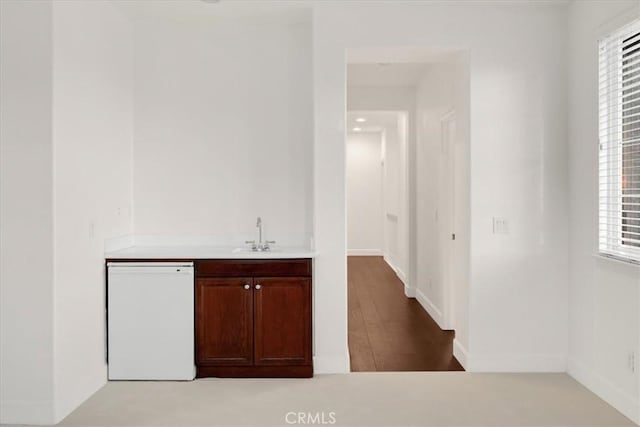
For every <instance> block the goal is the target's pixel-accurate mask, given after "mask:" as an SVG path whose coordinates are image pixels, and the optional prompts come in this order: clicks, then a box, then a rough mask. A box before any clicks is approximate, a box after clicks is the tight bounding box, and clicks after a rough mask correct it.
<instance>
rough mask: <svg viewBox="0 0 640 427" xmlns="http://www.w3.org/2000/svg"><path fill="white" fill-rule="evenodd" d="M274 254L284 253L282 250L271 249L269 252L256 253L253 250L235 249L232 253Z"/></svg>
mask: <svg viewBox="0 0 640 427" xmlns="http://www.w3.org/2000/svg"><path fill="white" fill-rule="evenodd" d="M273 252H282V249H278V248H271V249H270V250H268V251H254V250H253V249H251V248H235V249H234V250H233V251H231V253H234V254H270V253H273Z"/></svg>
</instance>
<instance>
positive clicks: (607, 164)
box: [597, 19, 640, 265]
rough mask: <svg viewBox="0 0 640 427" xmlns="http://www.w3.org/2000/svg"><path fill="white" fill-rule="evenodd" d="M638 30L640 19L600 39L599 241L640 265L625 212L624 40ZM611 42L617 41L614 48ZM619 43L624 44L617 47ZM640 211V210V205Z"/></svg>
mask: <svg viewBox="0 0 640 427" xmlns="http://www.w3.org/2000/svg"><path fill="white" fill-rule="evenodd" d="M637 32H638V33H640V19H636V20H634V21H632V22H629V23H627V24H626V25H623V26H621V27H619V28H617V29H615V30H613V31H612V32H610V33H609V34H608V35H607V36H606V37H603V38H601V39H600V40H598V186H597V193H598V231H597V234H598V236H597V237H598V239H597V241H598V255H600V256H604V257H608V258H615V259H616V260H619V261H623V262H626V263H630V264H636V265H640V247H638V246H636V245H634V244H628V243H625V238H624V234H625V229H624V228H625V226H627V227H628V225H626V224H624V221H625V217H624V214H623V206H624V205H625V202H624V197H625V195H624V193H623V176H624V173H623V154H624V153H623V151H624V150H623V148H624V144H625V141H624V138H623V137H622V134H623V125H624V123H623V119H624V114H623V99H624V92H623V90H624V87H623V86H624V82H625V79H624V76H623V74H624V73H623V69H624V67H625V64H624V48H623V43H624V41H625V40H628V39H629V37H635V35H634V33H637ZM612 40H613V42H612ZM611 43H614V47H613V48H612V47H611ZM618 45H619V47H620V48H618V47H617V46H618ZM639 55H640V54H639ZM638 61H640V56H638ZM639 67H640V65H639ZM603 70H604V71H603ZM603 75H604V78H603ZM603 82H604V93H603ZM614 85H615V90H612V89H611V87H613V86H614ZM638 90H640V87H639V88H638ZM631 102H633V101H631ZM632 108H635V107H632ZM639 148H640V145H639ZM627 197H629V196H627ZM631 197H632V198H633V197H635V196H631ZM612 200H615V202H612ZM627 203H629V202H627ZM632 203H633V202H632ZM638 212H639V213H640V209H638ZM634 213H635V210H634ZM627 233H628V231H627Z"/></svg>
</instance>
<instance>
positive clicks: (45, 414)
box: [0, 400, 57, 425]
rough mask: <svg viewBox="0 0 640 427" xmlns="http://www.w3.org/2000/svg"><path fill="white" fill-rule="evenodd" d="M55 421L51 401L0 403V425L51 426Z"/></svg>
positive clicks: (11, 401)
mask: <svg viewBox="0 0 640 427" xmlns="http://www.w3.org/2000/svg"><path fill="white" fill-rule="evenodd" d="M56 421H57V420H56V419H55V414H54V403H53V401H51V400H3V401H0V424H32V425H51V424H55V423H56Z"/></svg>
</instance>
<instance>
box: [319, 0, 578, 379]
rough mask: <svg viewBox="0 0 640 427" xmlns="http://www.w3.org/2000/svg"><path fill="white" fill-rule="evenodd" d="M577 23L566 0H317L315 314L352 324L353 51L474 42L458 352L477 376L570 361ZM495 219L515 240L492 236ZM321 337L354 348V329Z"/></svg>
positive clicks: (329, 347)
mask: <svg viewBox="0 0 640 427" xmlns="http://www.w3.org/2000/svg"><path fill="white" fill-rule="evenodd" d="M478 16H482V17H483V19H478ZM354 22H358V25H353V23H354ZM565 27H566V5H565V4H557V3H549V2H527V3H508V4H505V3H493V4H479V3H474V2H469V3H453V4H452V3H442V2H438V3H415V2H394V3H393V4H389V3H383V2H380V3H373V2H372V3H366V4H363V3H359V2H358V3H355V2H354V3H349V4H346V3H340V4H339V5H337V4H335V3H333V2H331V3H318V4H316V6H315V11H314V61H313V64H314V102H315V104H314V105H315V117H316V128H315V159H314V164H315V183H316V186H315V193H316V197H315V207H316V224H315V236H316V246H317V249H318V251H319V252H320V253H321V254H322V255H321V256H319V257H318V258H317V260H316V263H315V271H316V277H317V279H318V280H317V288H316V289H318V288H321V289H322V297H321V298H319V301H318V300H317V303H318V304H317V306H316V320H317V321H318V320H320V321H324V320H326V321H327V322H328V324H330V326H331V330H334V331H342V330H344V329H345V328H346V296H345V292H346V277H345V274H344V273H345V270H344V254H345V250H344V247H345V233H344V224H345V222H346V217H345V209H344V199H345V197H344V196H345V194H344V187H345V185H344V183H345V177H344V174H342V173H340V172H339V171H340V170H343V169H342V168H343V167H344V157H345V155H344V151H345V150H344V104H345V64H344V52H345V49H348V48H360V47H375V46H386V47H390V46H434V47H443V48H468V49H469V51H470V62H469V64H470V83H469V84H470V86H469V88H470V93H471V95H470V104H471V107H470V111H471V120H470V135H469V137H470V140H471V149H470V150H471V152H470V162H471V169H470V170H471V172H470V181H471V195H470V200H471V202H470V203H471V208H470V209H471V225H470V230H471V231H470V235H469V236H467V238H468V239H470V241H471V259H472V262H471V264H470V266H469V268H470V277H471V280H472V281H471V283H470V284H469V289H470V290H471V294H470V296H469V316H470V317H469V324H470V325H472V326H471V328H470V330H469V337H468V341H469V342H468V346H467V348H466V349H459V350H458V353H459V352H460V350H463V352H466V360H465V361H464V363H466V366H467V368H469V369H471V370H476V371H481V370H510V371H536V370H542V371H563V370H564V369H565V368H566V345H567V316H566V307H567V304H568V302H567V280H568V260H567V254H568V244H567V241H568V237H567V231H566V229H567V224H568V222H567V214H566V211H567V207H568V203H567V188H566V178H567V176H566V149H565V136H566V135H565V127H564V123H565V116H566V103H565V96H564V93H565V89H566V79H565V73H566V67H565V65H566V63H565V60H564V54H565V52H566V51H565V45H564V40H565V39H566V32H565ZM540 28H545V31H544V32H540ZM505 34H508V35H509V36H508V37H505ZM336 171H338V172H336ZM494 216H500V217H505V218H507V219H508V220H509V223H510V225H511V234H510V235H508V236H504V235H501V236H497V235H494V234H493V231H492V222H491V219H492V217H494ZM325 304H326V305H325ZM542 307H543V308H542ZM336 313H339V315H338V316H336V315H335V314H336ZM319 338H321V339H320V341H319V342H318V341H317V342H316V344H317V345H319V348H321V349H322V351H326V352H330V353H332V354H336V355H337V354H339V353H342V354H344V355H346V354H347V350H346V342H345V341H346V340H344V336H343V334H342V333H338V334H335V335H331V336H329V335H327V336H322V337H319ZM324 339H326V342H325V341H323V340H324ZM344 364H345V365H344V367H343V368H344V369H345V370H346V369H347V361H346V358H344Z"/></svg>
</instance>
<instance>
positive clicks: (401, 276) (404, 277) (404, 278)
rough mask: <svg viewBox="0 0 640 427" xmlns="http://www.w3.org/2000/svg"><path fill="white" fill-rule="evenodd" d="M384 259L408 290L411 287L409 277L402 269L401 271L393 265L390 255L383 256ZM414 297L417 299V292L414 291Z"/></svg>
mask: <svg viewBox="0 0 640 427" xmlns="http://www.w3.org/2000/svg"><path fill="white" fill-rule="evenodd" d="M382 259H384V262H386V263H387V265H388V266H389V267H391V269H392V270H393V272H394V273H396V276H398V279H400V281H401V282H402V283H403V284H404V286H405V289H406V288H407V286H409V281H408V280H407V275H406V274H405V272H404V271H402V269H400V268H399V267H397V266H396V265H395V264H394V263H393V261H391V258H390V257H389V256H388V255H383V257H382ZM405 293H406V292H405ZM414 297H415V291H414Z"/></svg>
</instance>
